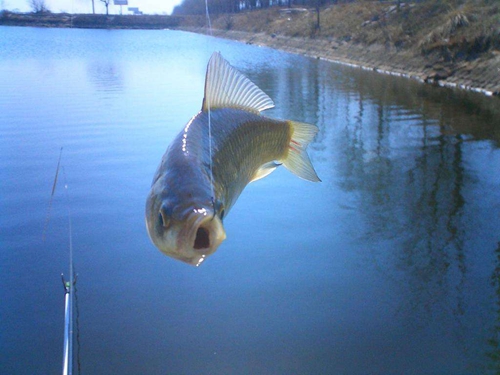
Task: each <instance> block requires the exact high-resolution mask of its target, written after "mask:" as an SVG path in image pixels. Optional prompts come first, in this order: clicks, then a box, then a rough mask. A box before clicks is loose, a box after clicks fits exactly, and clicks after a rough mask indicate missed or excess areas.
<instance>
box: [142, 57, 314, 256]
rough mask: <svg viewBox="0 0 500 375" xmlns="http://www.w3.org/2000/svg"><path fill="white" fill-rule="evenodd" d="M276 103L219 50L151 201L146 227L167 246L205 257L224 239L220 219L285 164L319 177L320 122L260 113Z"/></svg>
mask: <svg viewBox="0 0 500 375" xmlns="http://www.w3.org/2000/svg"><path fill="white" fill-rule="evenodd" d="M273 105H274V104H273V102H272V100H271V99H270V98H269V97H268V96H267V95H266V94H264V93H263V92H262V91H261V90H260V89H259V88H258V87H257V86H255V85H254V84H253V83H252V82H251V81H250V80H248V79H247V78H246V77H244V76H243V75H242V74H241V73H239V72H238V71H237V70H235V69H234V68H232V67H231V66H230V65H229V64H228V63H227V62H226V61H225V60H224V59H223V58H222V57H221V56H220V54H218V53H214V55H213V56H212V58H211V59H210V62H209V64H208V68H207V77H206V83H205V98H204V102H203V108H202V110H201V111H200V112H199V113H198V114H197V115H196V116H194V117H193V118H192V119H191V121H189V122H188V123H187V124H186V126H185V127H184V129H183V131H181V132H180V133H179V135H178V136H177V137H176V138H175V139H174V140H173V142H172V143H171V145H170V146H169V148H168V149H167V151H166V153H165V155H164V156H163V158H162V162H161V164H160V166H159V167H158V170H157V172H156V174H155V177H154V179H153V184H152V187H151V192H150V194H149V196H148V199H147V202H146V224H147V229H148V233H149V236H150V238H151V240H152V241H153V243H154V244H155V245H156V246H157V247H158V248H159V249H160V250H161V251H162V252H164V253H165V254H167V255H170V256H172V257H174V258H176V259H179V260H182V261H185V262H187V263H190V264H193V265H199V264H201V262H203V261H204V260H205V258H206V257H207V256H208V255H210V254H212V253H213V252H215V250H217V247H218V246H219V245H220V243H221V242H222V241H223V240H224V239H225V237H226V234H225V232H224V228H223V226H222V220H223V219H224V217H225V216H226V215H227V213H228V212H229V210H230V209H231V207H232V206H233V204H234V203H235V201H236V200H237V198H238V196H239V195H240V193H241V192H242V191H243V189H244V188H245V186H246V185H248V183H249V182H251V181H255V180H257V179H260V178H262V177H265V176H267V175H268V174H269V173H271V172H272V171H273V170H274V169H276V167H278V166H279V165H281V164H283V165H284V166H285V167H287V168H288V169H289V170H291V171H292V172H293V173H295V174H297V175H298V176H299V177H302V178H305V179H308V180H311V181H319V178H318V176H317V175H316V172H315V171H314V168H313V166H312V164H311V162H310V160H309V157H308V155H307V153H306V151H305V148H306V147H307V144H308V143H309V142H310V141H311V140H312V139H313V137H314V135H315V134H316V132H317V128H316V127H315V126H313V125H309V124H302V123H297V122H293V121H282V120H275V119H271V118H267V117H264V116H261V115H260V114H259V112H260V111H262V110H264V109H267V108H271V107H272V106H273ZM209 123H210V126H209Z"/></svg>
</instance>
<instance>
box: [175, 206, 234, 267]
mask: <svg viewBox="0 0 500 375" xmlns="http://www.w3.org/2000/svg"><path fill="white" fill-rule="evenodd" d="M225 238H226V233H225V231H224V228H223V226H222V222H221V220H220V219H219V218H218V217H217V216H216V215H213V214H212V213H211V212H210V211H208V210H206V209H204V208H202V209H194V210H193V213H192V214H191V215H190V216H189V217H188V219H187V220H186V221H185V223H184V227H183V229H181V230H180V231H179V234H178V237H177V249H178V250H179V253H180V255H181V260H184V261H185V262H187V263H190V264H193V265H196V266H198V265H200V264H201V263H202V262H203V261H204V260H205V258H206V257H207V256H209V255H210V254H213V253H214V252H215V251H216V250H217V248H218V247H219V245H220V244H221V242H222V241H224V239H225Z"/></svg>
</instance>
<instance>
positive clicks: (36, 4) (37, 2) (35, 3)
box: [28, 0, 50, 13]
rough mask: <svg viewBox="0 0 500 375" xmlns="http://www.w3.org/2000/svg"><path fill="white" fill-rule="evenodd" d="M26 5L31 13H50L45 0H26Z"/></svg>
mask: <svg viewBox="0 0 500 375" xmlns="http://www.w3.org/2000/svg"><path fill="white" fill-rule="evenodd" d="M28 4H29V6H30V8H31V10H32V11H33V13H50V10H49V8H48V7H47V4H46V3H45V0H28Z"/></svg>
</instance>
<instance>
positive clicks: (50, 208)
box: [42, 147, 63, 242]
mask: <svg viewBox="0 0 500 375" xmlns="http://www.w3.org/2000/svg"><path fill="white" fill-rule="evenodd" d="M62 151H63V148H62V147H61V150H60V151H59V160H58V161H57V168H56V175H55V177H54V183H53V184H52V193H51V194H50V200H49V206H48V207H47V214H46V215H45V225H44V226H43V233H42V241H43V242H45V235H46V234H47V227H48V226H49V221H50V213H51V211H52V201H53V200H54V193H55V191H56V186H57V178H58V176H59V168H60V166H61V156H62Z"/></svg>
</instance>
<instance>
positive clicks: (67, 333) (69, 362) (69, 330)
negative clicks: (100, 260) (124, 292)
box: [43, 147, 76, 375]
mask: <svg viewBox="0 0 500 375" xmlns="http://www.w3.org/2000/svg"><path fill="white" fill-rule="evenodd" d="M62 151H63V148H62V147H61V150H60V152H59V159H58V161H57V168H56V173H55V177H54V183H53V185H52V192H51V195H50V201H49V208H48V212H47V217H46V221H45V227H44V232H43V240H45V235H46V231H47V226H48V222H49V220H50V210H51V207H52V201H53V199H54V194H55V192H56V186H57V181H58V178H59V172H60V170H61V169H62V174H63V178H64V190H65V194H66V203H67V210H68V237H69V238H68V239H69V279H68V280H66V279H65V278H64V274H62V273H61V279H62V283H63V287H64V346H63V365H62V374H63V375H72V374H73V300H74V298H75V295H74V293H75V291H76V276H75V275H74V266H73V228H72V220H71V207H70V204H69V195H68V185H67V183H66V173H65V170H64V167H61V157H62Z"/></svg>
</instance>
